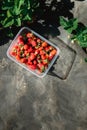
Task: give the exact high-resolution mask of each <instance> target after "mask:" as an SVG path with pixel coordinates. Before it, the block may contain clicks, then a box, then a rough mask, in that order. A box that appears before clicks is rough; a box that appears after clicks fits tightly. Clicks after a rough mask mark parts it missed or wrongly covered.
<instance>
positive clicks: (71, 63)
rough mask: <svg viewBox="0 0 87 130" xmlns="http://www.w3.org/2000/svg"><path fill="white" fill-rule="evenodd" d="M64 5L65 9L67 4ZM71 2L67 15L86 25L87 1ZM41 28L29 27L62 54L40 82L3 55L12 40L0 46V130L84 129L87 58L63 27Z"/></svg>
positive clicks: (86, 101) (85, 121)
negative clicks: (56, 46) (71, 40)
mask: <svg viewBox="0 0 87 130" xmlns="http://www.w3.org/2000/svg"><path fill="white" fill-rule="evenodd" d="M51 1H52V0H51ZM51 1H47V3H49V2H51ZM61 1H62V0H61ZM58 2H59V1H58ZM65 2H66V4H67V7H68V6H69V5H68V3H69V1H68V0H65ZM71 2H74V3H73V4H74V6H73V8H72V9H71V10H69V11H70V13H71V14H73V16H74V17H77V18H78V19H79V21H80V22H82V23H83V24H85V25H87V0H85V1H82V0H78V1H76V0H71ZM38 23H41V20H40V21H38ZM37 25H38V24H37ZM44 26H45V24H42V27H41V25H40V27H39V25H38V26H37V28H34V26H33V27H32V28H33V29H34V30H36V31H37V32H39V33H41V35H44V37H47V38H48V39H49V40H50V41H52V42H53V43H55V44H57V45H58V46H59V48H60V50H61V52H60V57H59V59H57V61H56V63H55V64H54V65H53V69H51V70H50V72H49V73H48V74H47V75H46V76H45V77H44V78H42V79H41V78H38V77H36V76H34V75H32V74H31V73H29V72H27V71H26V70H24V69H23V68H21V67H20V66H18V65H17V64H16V63H14V62H12V61H11V60H10V59H9V58H8V57H7V56H6V51H7V49H8V47H9V45H10V44H11V40H9V42H6V44H2V43H3V41H2V43H0V45H1V46H0V130H87V63H85V61H84V58H85V57H87V55H86V54H85V53H84V51H83V50H82V49H81V48H80V47H79V46H78V45H77V44H72V43H71V42H70V41H69V39H68V38H67V33H66V31H65V30H63V28H62V27H60V26H59V27H58V28H57V30H56V29H55V28H54V26H52V25H49V26H50V27H51V29H49V26H46V27H44ZM38 27H39V28H38ZM59 32H60V34H58V33H59ZM52 33H53V34H56V35H55V36H53V35H51V34H52ZM59 38H60V39H61V40H62V41H61V40H59Z"/></svg>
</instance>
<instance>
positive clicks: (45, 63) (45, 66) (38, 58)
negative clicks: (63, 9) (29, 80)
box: [7, 27, 60, 78]
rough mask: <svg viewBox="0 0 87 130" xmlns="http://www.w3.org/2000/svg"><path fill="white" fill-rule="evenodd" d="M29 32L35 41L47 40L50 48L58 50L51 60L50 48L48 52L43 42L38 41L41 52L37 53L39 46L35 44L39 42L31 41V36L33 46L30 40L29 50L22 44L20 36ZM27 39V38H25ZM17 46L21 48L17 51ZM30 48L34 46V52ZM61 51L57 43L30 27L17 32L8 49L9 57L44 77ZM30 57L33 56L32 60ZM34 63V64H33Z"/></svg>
mask: <svg viewBox="0 0 87 130" xmlns="http://www.w3.org/2000/svg"><path fill="white" fill-rule="evenodd" d="M27 34H29V35H33V38H34V41H35V40H38V39H39V40H40V41H41V42H46V43H47V46H48V47H49V48H53V49H54V50H56V53H55V55H54V56H53V57H52V59H51V60H48V59H49V55H50V49H49V50H48V52H46V50H47V47H43V48H42V47H41V44H39V43H38V46H39V53H40V54H37V53H36V52H37V51H36V50H38V46H37V45H36V46H35V44H37V43H35V42H34V43H31V42H30V41H29V40H30V39H31V38H28V41H29V42H30V43H31V44H32V46H33V47H31V45H30V43H29V42H28V43H29V45H28V46H29V48H28V50H27V47H24V46H25V45H23V46H22V42H21V41H20V42H21V43H20V42H19V41H18V37H20V36H23V37H24V38H25V37H26V35H27ZM39 40H38V41H39ZM25 41H27V39H26V38H25ZM26 43H27V42H26ZM24 44H25V43H24ZM18 46H21V47H20V48H18ZM13 48H14V52H12V49H13ZM15 48H17V50H18V49H19V50H18V51H17V50H16V49H15ZM30 48H32V52H30ZM41 48H42V50H40V49H41ZM24 49H25V50H24ZM11 52H12V53H13V54H12V53H11ZM54 52H55V51H54ZM16 53H17V56H16ZM34 53H35V54H34ZM59 53H60V49H59V48H58V46H57V45H55V44H54V43H51V42H50V41H49V40H47V39H46V38H44V37H43V36H41V35H39V34H38V33H36V32H35V31H34V30H32V29H30V28H28V27H23V28H21V29H20V31H19V32H18V33H17V35H16V37H15V38H14V40H13V41H12V43H11V44H10V46H9V48H8V50H7V56H8V58H10V59H11V60H12V61H14V62H16V63H17V64H18V65H20V66H21V67H23V68H25V69H26V70H27V71H29V72H31V73H32V74H34V75H36V76H37V77H40V78H42V77H44V76H45V75H46V74H47V73H48V71H49V70H50V68H51V67H52V65H53V64H54V62H55V60H56V59H57V58H58V56H59ZM18 54H20V57H21V59H20V57H19V58H18ZM31 55H33V56H32V57H33V58H32V57H31ZM42 55H46V56H47V58H46V56H45V58H44V56H42ZM25 57H26V58H25ZM29 58H31V61H30V59H29ZM34 58H35V59H34ZM32 64H34V65H32ZM39 70H40V71H39Z"/></svg>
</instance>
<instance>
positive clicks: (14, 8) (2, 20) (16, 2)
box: [0, 0, 39, 28]
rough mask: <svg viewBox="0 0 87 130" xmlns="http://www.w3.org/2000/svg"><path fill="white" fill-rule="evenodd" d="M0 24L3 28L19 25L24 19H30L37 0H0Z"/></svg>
mask: <svg viewBox="0 0 87 130" xmlns="http://www.w3.org/2000/svg"><path fill="white" fill-rule="evenodd" d="M0 5H1V10H0V24H1V27H3V28H8V27H12V26H16V27H19V26H21V25H22V24H23V22H25V21H32V18H33V15H34V12H35V10H36V9H37V8H38V7H39V2H38V0H1V3H0Z"/></svg>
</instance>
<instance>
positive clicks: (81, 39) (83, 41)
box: [60, 16, 87, 61]
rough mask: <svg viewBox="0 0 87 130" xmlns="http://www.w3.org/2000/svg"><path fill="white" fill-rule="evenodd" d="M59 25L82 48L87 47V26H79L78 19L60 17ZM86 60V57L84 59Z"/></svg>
mask: <svg viewBox="0 0 87 130" xmlns="http://www.w3.org/2000/svg"><path fill="white" fill-rule="evenodd" d="M60 25H61V26H62V27H63V28H64V29H65V30H66V31H67V32H68V33H69V34H72V35H71V40H73V41H76V42H77V43H78V44H79V45H80V46H81V47H82V48H87V27H86V26H79V22H78V19H76V18H73V19H70V20H66V19H65V18H64V17H62V16H61V17H60ZM85 61H87V58H86V60H85Z"/></svg>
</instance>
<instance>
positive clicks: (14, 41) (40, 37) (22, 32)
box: [7, 27, 60, 78]
mask: <svg viewBox="0 0 87 130" xmlns="http://www.w3.org/2000/svg"><path fill="white" fill-rule="evenodd" d="M28 32H30V33H33V34H34V36H36V37H38V38H39V39H41V40H43V41H45V42H47V43H48V45H51V46H53V47H54V48H55V49H56V50H57V53H56V55H55V56H54V57H53V59H52V60H51V62H50V63H49V64H48V67H47V69H46V70H45V71H44V72H42V73H38V71H37V70H32V69H30V68H29V67H28V66H27V65H26V64H24V63H20V62H19V61H18V60H16V59H15V57H14V56H12V55H10V51H11V49H12V47H13V46H14V45H15V43H16V41H17V38H18V36H19V35H23V34H26V33H28ZM59 52H60V50H59V48H58V47H57V46H56V45H55V44H53V43H51V42H50V41H48V40H47V39H46V38H44V37H42V36H41V35H39V34H38V33H36V32H35V31H33V30H32V29H30V28H28V27H23V28H22V29H21V30H20V31H19V32H18V34H17V35H16V37H15V38H14V40H13V41H12V43H11V44H10V46H9V48H8V50H7V56H8V58H10V59H11V60H12V61H14V62H16V63H17V64H18V65H20V66H21V67H23V68H25V69H26V70H27V71H29V72H31V73H32V74H34V75H36V76H37V77H40V78H42V77H44V76H45V75H46V74H47V73H48V71H49V70H50V68H51V67H52V65H53V63H54V62H55V60H56V59H57V57H58V56H59Z"/></svg>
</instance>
